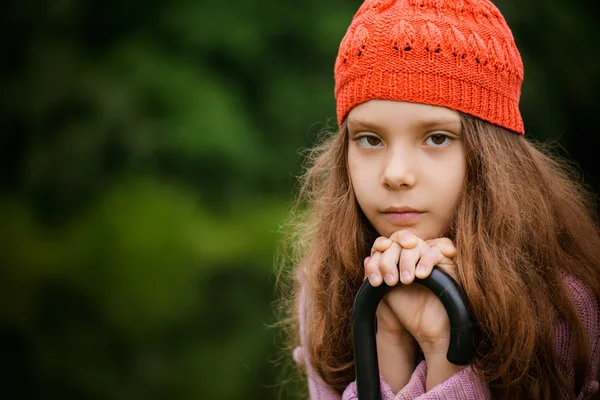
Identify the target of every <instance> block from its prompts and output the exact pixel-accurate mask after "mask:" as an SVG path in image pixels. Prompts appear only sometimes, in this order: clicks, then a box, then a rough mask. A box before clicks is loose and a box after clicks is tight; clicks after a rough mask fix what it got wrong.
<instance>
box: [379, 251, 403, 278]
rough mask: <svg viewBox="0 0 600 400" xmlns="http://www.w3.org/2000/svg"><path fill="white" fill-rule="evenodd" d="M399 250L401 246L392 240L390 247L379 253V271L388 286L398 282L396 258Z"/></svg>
mask: <svg viewBox="0 0 600 400" xmlns="http://www.w3.org/2000/svg"><path fill="white" fill-rule="evenodd" d="M401 251H402V247H400V245H399V244H398V243H395V242H392V245H391V246H390V248H389V249H387V250H386V251H385V252H384V253H383V254H382V255H381V259H380V261H379V271H380V272H381V274H382V275H383V280H384V281H385V283H387V284H388V286H394V285H395V284H396V283H398V260H399V259H400V252H401Z"/></svg>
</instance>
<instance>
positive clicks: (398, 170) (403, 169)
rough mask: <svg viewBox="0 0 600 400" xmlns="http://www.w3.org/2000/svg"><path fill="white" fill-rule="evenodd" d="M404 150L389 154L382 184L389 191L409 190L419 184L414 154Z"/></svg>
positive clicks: (382, 175)
mask: <svg viewBox="0 0 600 400" xmlns="http://www.w3.org/2000/svg"><path fill="white" fill-rule="evenodd" d="M411 153H412V152H410V151H406V149H405V150H403V149H394V150H393V151H389V152H388V156H387V157H386V158H385V161H384V166H383V171H382V174H381V183H382V184H383V185H384V186H385V187H386V188H388V189H402V188H404V189H408V188H411V187H413V186H414V185H415V183H416V182H417V169H418V165H417V163H416V160H415V157H414V154H411Z"/></svg>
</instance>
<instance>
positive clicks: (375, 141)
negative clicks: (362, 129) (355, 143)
mask: <svg viewBox="0 0 600 400" xmlns="http://www.w3.org/2000/svg"><path fill="white" fill-rule="evenodd" d="M367 143H369V144H370V145H371V146H377V145H378V144H379V139H377V138H376V137H374V136H367Z"/></svg>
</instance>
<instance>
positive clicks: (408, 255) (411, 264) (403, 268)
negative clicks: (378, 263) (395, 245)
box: [399, 247, 421, 285]
mask: <svg viewBox="0 0 600 400" xmlns="http://www.w3.org/2000/svg"><path fill="white" fill-rule="evenodd" d="M420 257H421V250H420V249H419V248H418V247H416V248H414V249H402V253H400V263H399V267H400V280H401V281H402V283H404V284H405V285H408V284H410V283H412V281H413V280H414V278H415V266H416V264H417V261H419V258H420Z"/></svg>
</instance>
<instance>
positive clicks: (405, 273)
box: [402, 271, 410, 282]
mask: <svg viewBox="0 0 600 400" xmlns="http://www.w3.org/2000/svg"><path fill="white" fill-rule="evenodd" d="M409 279H410V272H408V271H402V282H406V281H407V280H409Z"/></svg>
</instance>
